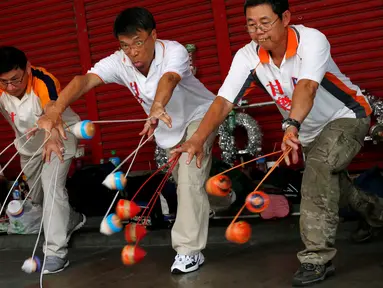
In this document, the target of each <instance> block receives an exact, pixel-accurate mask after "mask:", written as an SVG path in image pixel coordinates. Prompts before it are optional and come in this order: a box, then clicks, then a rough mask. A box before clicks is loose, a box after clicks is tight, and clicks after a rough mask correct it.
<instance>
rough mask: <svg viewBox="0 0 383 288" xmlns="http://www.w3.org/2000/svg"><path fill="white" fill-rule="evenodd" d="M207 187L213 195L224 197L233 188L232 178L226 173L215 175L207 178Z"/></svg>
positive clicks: (207, 190) (208, 191)
mask: <svg viewBox="0 0 383 288" xmlns="http://www.w3.org/2000/svg"><path fill="white" fill-rule="evenodd" d="M205 189H206V192H207V193H209V194H211V195H214V196H220V197H224V196H226V195H227V194H229V192H230V190H231V180H230V178H229V177H227V176H226V175H216V176H213V177H211V178H209V179H208V180H207V182H206V184H205Z"/></svg>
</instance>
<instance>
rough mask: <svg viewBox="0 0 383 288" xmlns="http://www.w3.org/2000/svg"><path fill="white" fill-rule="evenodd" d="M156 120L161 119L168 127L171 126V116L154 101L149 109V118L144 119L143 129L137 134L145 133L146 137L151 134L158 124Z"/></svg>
mask: <svg viewBox="0 0 383 288" xmlns="http://www.w3.org/2000/svg"><path fill="white" fill-rule="evenodd" d="M158 120H161V121H163V122H164V123H165V124H166V125H167V126H168V127H169V128H172V118H171V117H170V116H169V115H168V114H167V113H166V111H165V108H164V106H163V105H162V104H160V103H158V102H154V103H153V105H152V108H151V109H150V114H149V119H148V120H147V121H146V123H145V126H144V129H142V131H141V132H140V134H139V135H144V134H147V135H148V137H150V136H152V135H153V133H154V129H156V127H157V125H158Z"/></svg>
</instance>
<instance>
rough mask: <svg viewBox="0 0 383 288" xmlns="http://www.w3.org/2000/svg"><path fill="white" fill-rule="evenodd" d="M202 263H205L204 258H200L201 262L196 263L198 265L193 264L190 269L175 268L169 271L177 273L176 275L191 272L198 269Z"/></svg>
mask: <svg viewBox="0 0 383 288" xmlns="http://www.w3.org/2000/svg"><path fill="white" fill-rule="evenodd" d="M203 263H205V259H204V260H202V262H200V263H198V265H195V266H194V267H193V268H191V270H187V271H182V270H180V269H177V268H175V269H173V270H172V271H171V273H172V274H177V275H179V274H187V273H191V272H194V271H197V270H198V269H199V267H201V266H202V265H203Z"/></svg>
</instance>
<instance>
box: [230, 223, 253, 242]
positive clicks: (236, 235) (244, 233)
mask: <svg viewBox="0 0 383 288" xmlns="http://www.w3.org/2000/svg"><path fill="white" fill-rule="evenodd" d="M225 236H226V239H227V240H229V241H231V242H234V243H238V244H244V243H246V242H247V241H249V239H250V236H251V227H250V225H249V224H248V223H247V222H245V221H238V222H235V223H233V224H230V225H229V227H227V229H226V235H225Z"/></svg>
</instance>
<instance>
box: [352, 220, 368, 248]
mask: <svg viewBox="0 0 383 288" xmlns="http://www.w3.org/2000/svg"><path fill="white" fill-rule="evenodd" d="M372 230H373V229H372V227H371V226H370V225H369V224H368V223H367V222H366V221H365V220H360V221H359V225H358V228H357V229H356V231H355V232H353V233H352V234H351V240H352V241H353V242H355V243H363V242H367V241H368V240H370V239H371V237H372V234H373V233H372Z"/></svg>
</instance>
